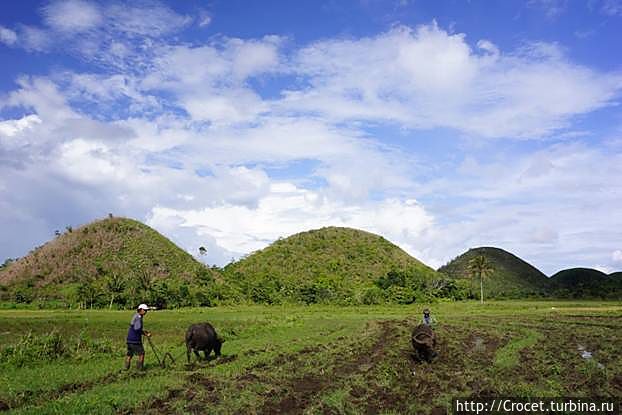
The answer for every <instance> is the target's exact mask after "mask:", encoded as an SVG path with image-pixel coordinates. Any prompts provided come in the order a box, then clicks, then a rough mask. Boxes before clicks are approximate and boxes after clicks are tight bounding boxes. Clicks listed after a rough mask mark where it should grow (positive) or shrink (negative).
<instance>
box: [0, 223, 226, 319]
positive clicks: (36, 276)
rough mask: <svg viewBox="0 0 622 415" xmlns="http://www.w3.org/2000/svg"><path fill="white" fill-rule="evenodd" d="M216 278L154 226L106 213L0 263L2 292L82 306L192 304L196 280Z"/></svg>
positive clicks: (12, 296) (18, 297)
mask: <svg viewBox="0 0 622 415" xmlns="http://www.w3.org/2000/svg"><path fill="white" fill-rule="evenodd" d="M217 279H218V273H217V271H215V270H212V269H210V268H207V267H205V266H204V265H203V264H201V263H199V262H198V261H196V260H195V259H194V258H193V257H192V256H191V255H189V254H188V253H187V252H185V251H183V250H182V249H180V248H179V247H177V246H176V245H175V244H174V243H173V242H171V241H170V240H168V239H167V238H165V237H164V236H162V235H161V234H159V233H158V232H156V231H155V230H154V229H152V228H150V227H148V226H146V225H144V224H142V223H140V222H137V221H135V220H131V219H126V218H106V219H103V220H99V221H95V222H93V223H90V224H87V225H84V226H81V227H79V228H77V229H71V228H67V231H66V232H65V233H63V234H60V235H57V237H56V238H55V239H53V240H51V241H49V242H48V243H46V244H44V245H43V246H40V247H38V248H36V249H34V250H33V251H32V252H31V253H30V254H29V255H27V256H25V257H24V258H20V259H18V260H15V261H13V262H10V263H8V264H7V265H6V266H5V267H3V268H2V269H0V295H1V296H2V298H3V299H4V300H9V301H15V302H30V301H33V300H36V301H43V302H49V301H56V302H59V303H62V304H65V305H67V306H70V305H72V304H74V305H82V306H83V307H93V306H95V307H97V306H104V305H109V306H111V305H115V304H118V305H121V306H125V305H135V303H137V302H139V301H150V302H152V303H154V304H158V305H160V306H166V305H169V306H171V305H173V306H174V305H193V304H195V303H196V301H195V300H196V297H197V294H198V293H197V291H198V290H199V288H200V287H199V286H207V285H209V284H212V285H215V284H216V280H217ZM205 295H207V294H205ZM198 297H200V295H198ZM199 302H200V301H199Z"/></svg>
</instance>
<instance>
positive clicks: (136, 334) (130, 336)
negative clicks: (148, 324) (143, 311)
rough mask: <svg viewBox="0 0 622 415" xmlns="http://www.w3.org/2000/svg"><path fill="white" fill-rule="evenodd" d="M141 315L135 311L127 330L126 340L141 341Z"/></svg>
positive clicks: (136, 342) (138, 342) (137, 342)
mask: <svg viewBox="0 0 622 415" xmlns="http://www.w3.org/2000/svg"><path fill="white" fill-rule="evenodd" d="M142 336H143V316H141V315H140V314H138V313H136V314H134V317H132V321H131V322H130V328H129V329H128V330H127V342H128V343H134V344H140V343H142V342H143V337H142Z"/></svg>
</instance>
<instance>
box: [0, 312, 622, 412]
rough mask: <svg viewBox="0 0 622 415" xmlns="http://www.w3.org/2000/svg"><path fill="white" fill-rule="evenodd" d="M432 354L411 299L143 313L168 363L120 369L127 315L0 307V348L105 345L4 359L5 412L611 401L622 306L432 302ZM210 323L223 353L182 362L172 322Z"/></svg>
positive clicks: (434, 407)
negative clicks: (18, 343)
mask: <svg viewBox="0 0 622 415" xmlns="http://www.w3.org/2000/svg"><path fill="white" fill-rule="evenodd" d="M429 306H430V307H431V308H432V310H433V313H434V314H435V316H436V318H437V319H438V321H439V323H438V325H437V326H436V328H435V331H436V333H437V336H438V346H437V352H438V357H437V358H436V359H435V360H434V361H433V362H432V363H427V362H420V361H418V360H417V359H416V358H415V356H414V355H413V353H412V346H411V344H410V333H411V331H412V329H413V327H414V326H415V325H416V324H417V323H418V320H419V312H420V309H421V308H423V306H420V307H412V306H410V307H373V308H332V307H331V308H321V307H317V308H316V307H313V308H305V307H246V308H242V307H240V308H235V309H234V308H231V309H203V310H183V311H160V312H153V313H150V314H148V316H147V317H146V318H145V326H146V328H147V329H151V330H152V331H153V332H154V336H153V340H154V343H155V344H156V345H157V347H158V350H159V351H160V352H161V353H162V352H170V353H171V354H172V355H173V356H174V357H176V363H175V364H174V365H172V366H171V367H168V368H165V369H163V368H160V367H158V366H157V362H155V358H154V355H153V352H152V351H151V350H150V349H149V345H148V344H145V347H146V349H147V362H148V363H149V364H148V368H147V370H146V372H145V373H139V372H137V371H136V370H135V369H133V368H132V369H131V370H130V371H129V372H125V371H123V370H121V367H122V362H123V354H124V349H123V347H124V346H123V342H124V335H125V327H126V326H127V322H126V320H127V321H128V322H129V319H130V317H131V312H108V311H92V312H44V311H36V312H35V311H32V312H26V311H11V312H0V333H2V335H1V336H0V342H1V344H2V347H5V348H6V347H7V346H8V345H10V344H12V342H13V343H14V342H15V340H16V338H19V336H21V335H23V334H24V333H25V332H31V333H34V334H37V333H47V332H48V331H49V330H51V329H55V330H59V331H60V332H62V333H63V338H64V339H67V340H66V342H67V343H68V345H67V347H68V348H70V347H71V344H70V343H71V340H70V339H71V338H72V336H73V335H74V334H75V333H78V332H81V333H84V332H85V330H86V331H88V333H89V335H90V336H91V337H92V338H97V337H98V336H100V337H104V338H107V339H112V341H113V351H112V352H107V353H102V352H97V353H95V352H94V353H92V354H87V355H86V356H80V358H79V359H78V358H76V357H75V356H73V355H72V356H64V357H60V358H56V359H50V360H46V359H44V358H41V359H39V360H37V361H33V362H22V363H20V364H19V365H17V364H14V363H13V364H11V363H7V362H4V363H2V375H1V378H0V409H1V410H2V411H4V412H3V413H37V414H39V413H85V412H92V413H93V412H95V413H148V414H161V413H197V414H199V413H214V414H221V413H232V414H233V413H259V414H261V413H266V414H271V413H295V414H301V413H309V414H312V413H313V414H315V413H327V414H333V413H334V414H340V413H353V414H354V413H357V414H358V413H369V414H376V413H417V414H443V413H450V412H449V408H450V404H451V399H452V398H454V397H467V396H478V397H485V396H585V397H587V396H603V397H610V396H613V397H617V398H619V397H622V357H621V356H622V355H621V354H620V352H619V351H620V349H622V337H621V336H622V334H621V333H622V306H621V305H620V304H619V303H617V304H613V303H607V304H604V303H583V304H571V303H549V302H538V303H535V302H534V303H529V302H498V303H491V304H487V305H485V306H479V305H477V304H473V303H458V304H456V303H454V304H437V305H434V304H433V305H429ZM205 320H208V321H211V322H212V323H213V324H214V326H215V327H216V328H217V330H220V332H221V333H222V337H225V340H226V341H225V343H224V345H223V356H222V357H221V358H219V359H215V360H210V361H208V362H196V361H194V360H193V362H192V363H191V364H187V363H186V361H185V349H184V347H183V345H182V341H183V332H184V329H185V327H186V326H187V325H188V324H190V323H191V322H196V321H205Z"/></svg>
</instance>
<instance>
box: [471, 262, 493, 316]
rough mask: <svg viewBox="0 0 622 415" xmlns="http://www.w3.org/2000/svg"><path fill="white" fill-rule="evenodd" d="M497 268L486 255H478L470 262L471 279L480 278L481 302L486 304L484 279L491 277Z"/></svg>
mask: <svg viewBox="0 0 622 415" xmlns="http://www.w3.org/2000/svg"><path fill="white" fill-rule="evenodd" d="M494 270H495V268H494V267H493V265H492V264H491V263H490V262H489V261H488V260H487V259H486V257H485V256H484V255H478V256H476V257H474V258H472V259H471V260H470V261H469V273H470V274H471V277H473V278H474V277H478V278H479V289H480V297H479V298H480V302H481V303H482V304H484V278H486V277H489V276H490V275H491V274H492V273H493V272H494Z"/></svg>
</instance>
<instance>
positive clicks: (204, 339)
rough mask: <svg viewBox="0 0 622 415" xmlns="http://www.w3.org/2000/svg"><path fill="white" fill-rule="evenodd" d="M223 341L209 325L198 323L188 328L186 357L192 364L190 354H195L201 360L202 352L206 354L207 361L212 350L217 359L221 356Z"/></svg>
mask: <svg viewBox="0 0 622 415" xmlns="http://www.w3.org/2000/svg"><path fill="white" fill-rule="evenodd" d="M222 343H223V340H221V339H220V338H219V337H218V334H216V330H215V329H214V327H212V325H211V324H209V323H198V324H193V325H191V326H190V327H188V330H187V331H186V355H187V357H188V363H190V352H191V351H192V352H194V354H195V355H196V357H197V359H201V356H200V355H199V352H200V351H203V353H204V354H205V359H206V360H207V358H208V356H209V355H210V353H212V350H213V351H214V354H215V355H216V357H218V356H220V348H221V346H222Z"/></svg>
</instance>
